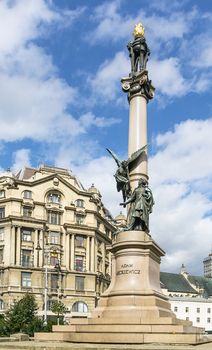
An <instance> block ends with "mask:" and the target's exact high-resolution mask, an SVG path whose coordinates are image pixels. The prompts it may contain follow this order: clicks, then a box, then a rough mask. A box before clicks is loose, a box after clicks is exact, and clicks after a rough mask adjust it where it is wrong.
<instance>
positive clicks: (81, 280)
mask: <svg viewBox="0 0 212 350" xmlns="http://www.w3.org/2000/svg"><path fill="white" fill-rule="evenodd" d="M75 289H76V291H84V290H85V277H82V276H76V279H75Z"/></svg>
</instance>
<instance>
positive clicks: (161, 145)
mask: <svg viewBox="0 0 212 350" xmlns="http://www.w3.org/2000/svg"><path fill="white" fill-rule="evenodd" d="M211 128H212V119H207V120H187V121H185V122H182V123H181V124H179V125H176V126H175V129H174V131H172V132H167V133H165V134H160V135H158V136H157V138H156V145H157V147H158V149H157V152H156V154H155V155H154V156H153V157H151V158H150V180H151V185H152V188H153V194H154V197H155V203H156V204H155V207H154V211H153V214H152V216H151V220H150V222H151V232H152V236H153V238H154V239H155V240H156V241H157V242H159V243H160V245H161V246H162V248H163V249H165V250H166V252H167V256H166V257H165V258H164V259H163V264H162V268H163V269H165V270H171V271H177V270H178V269H179V268H180V266H181V264H182V263H185V264H187V265H188V267H189V269H188V270H189V271H190V272H191V273H192V271H193V272H194V271H198V273H199V274H201V273H202V265H201V263H200V262H201V261H202V260H203V258H204V257H205V256H206V255H207V254H208V249H209V248H208V247H210V245H211V232H212V219H211V213H212V191H211V186H210V184H211V183H212V166H211V161H210V152H209V151H208V150H210V149H211V148H212V140H211V135H210V134H211V132H210V130H211ZM194 256H195V259H194Z"/></svg>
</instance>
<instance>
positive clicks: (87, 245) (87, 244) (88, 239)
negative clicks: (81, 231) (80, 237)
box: [86, 236, 90, 272]
mask: <svg viewBox="0 0 212 350" xmlns="http://www.w3.org/2000/svg"><path fill="white" fill-rule="evenodd" d="M86 271H87V272H88V271H90V237H89V236H88V237H87V242H86Z"/></svg>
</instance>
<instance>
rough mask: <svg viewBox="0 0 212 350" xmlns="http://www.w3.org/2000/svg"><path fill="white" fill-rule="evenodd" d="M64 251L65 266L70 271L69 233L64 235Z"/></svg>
mask: <svg viewBox="0 0 212 350" xmlns="http://www.w3.org/2000/svg"><path fill="white" fill-rule="evenodd" d="M64 251H65V266H66V268H67V269H68V270H69V269H70V235H69V233H66V235H65V245H64Z"/></svg>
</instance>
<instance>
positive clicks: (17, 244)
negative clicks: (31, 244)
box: [16, 226, 21, 265]
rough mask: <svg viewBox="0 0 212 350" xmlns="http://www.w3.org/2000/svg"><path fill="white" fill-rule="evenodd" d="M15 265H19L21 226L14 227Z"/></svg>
mask: <svg viewBox="0 0 212 350" xmlns="http://www.w3.org/2000/svg"><path fill="white" fill-rule="evenodd" d="M16 265H21V228H20V227H19V226H18V227H17V229H16Z"/></svg>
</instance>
